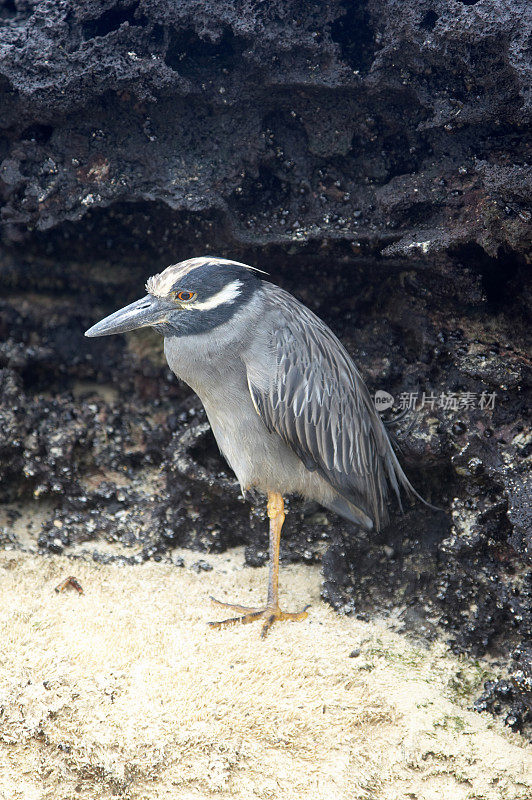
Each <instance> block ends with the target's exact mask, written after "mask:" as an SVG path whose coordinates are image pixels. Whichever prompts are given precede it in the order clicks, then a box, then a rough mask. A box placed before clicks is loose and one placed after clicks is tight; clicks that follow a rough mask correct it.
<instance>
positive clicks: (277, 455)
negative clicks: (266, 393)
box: [164, 298, 336, 502]
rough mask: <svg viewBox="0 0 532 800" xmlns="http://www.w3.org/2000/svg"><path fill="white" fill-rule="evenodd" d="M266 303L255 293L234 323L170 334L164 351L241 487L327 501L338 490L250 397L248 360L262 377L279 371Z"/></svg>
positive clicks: (236, 316) (234, 319) (266, 379)
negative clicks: (190, 391) (269, 335)
mask: <svg viewBox="0 0 532 800" xmlns="http://www.w3.org/2000/svg"><path fill="white" fill-rule="evenodd" d="M263 317H264V307H263V306H262V304H261V303H260V301H259V299H258V298H257V301H256V302H252V303H250V304H248V306H246V307H245V308H243V309H241V310H240V311H239V312H238V314H236V315H235V317H234V318H233V321H232V323H231V324H230V325H224V326H222V327H220V328H217V329H214V330H212V331H210V332H208V333H205V334H201V335H199V336H198V335H196V336H193V337H168V338H166V339H165V342H164V350H165V355H166V358H167V361H168V364H169V366H170V368H171V370H172V371H173V372H174V373H175V374H176V375H177V377H178V378H180V379H181V380H183V381H185V383H187V384H188V385H189V386H190V387H191V389H193V390H194V391H195V392H196V394H197V395H198V396H199V398H200V400H201V401H202V403H203V405H204V407H205V411H206V413H207V417H208V419H209V423H210V425H211V427H212V430H213V433H214V436H215V438H216V441H217V442H218V446H219V447H220V450H221V452H222V453H223V455H224V457H225V458H226V460H227V462H228V463H229V465H230V467H231V468H232V469H233V471H234V472H235V474H236V476H237V478H238V481H239V483H240V485H241V486H242V489H243V490H244V489H247V488H248V487H252V486H254V487H256V488H257V489H259V490H260V491H262V492H265V493H267V492H271V491H276V492H281V493H287V492H288V493H292V492H295V493H299V494H302V495H304V496H306V497H312V498H314V499H316V500H320V501H321V502H327V501H329V500H331V499H332V498H333V496H335V494H336V492H334V490H333V489H332V488H331V487H330V485H329V484H328V483H327V482H326V481H324V480H323V479H322V478H321V476H320V475H318V474H317V473H316V472H309V471H308V470H307V469H306V468H305V466H304V464H303V462H302V461H301V459H300V458H298V456H297V455H296V454H295V452H294V451H293V450H292V448H290V447H289V446H288V445H287V444H286V443H285V442H284V441H283V440H282V438H281V437H280V436H279V435H278V434H277V433H276V432H275V431H269V430H268V429H267V427H266V425H265V424H264V422H263V420H262V419H261V417H260V416H259V414H258V413H257V410H256V408H255V405H254V403H253V400H252V398H251V394H250V390H249V385H248V373H247V368H246V364H249V363H250V362H252V363H253V364H254V365H255V371H254V374H255V376H256V379H257V380H258V381H260V380H261V376H262V378H263V380H264V381H265V382H266V381H268V380H269V379H270V377H271V375H272V374H273V373H274V372H275V369H276V361H275V353H274V352H273V350H272V349H271V346H270V345H269V342H268V339H267V337H265V338H264V339H263V338H262V336H261V334H260V332H261V331H267V330H268V325H267V324H266V322H267V321H266V320H264V318H263Z"/></svg>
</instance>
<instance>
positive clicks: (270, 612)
mask: <svg viewBox="0 0 532 800" xmlns="http://www.w3.org/2000/svg"><path fill="white" fill-rule="evenodd" d="M211 600H212V601H213V603H216V605H218V606H222V607H223V608H230V609H231V611H236V612H237V613H238V614H241V616H238V617H230V618H229V619H222V620H220V622H209V626H210V627H211V628H224V627H225V626H226V625H236V624H237V623H238V622H240V623H241V624H242V625H247V624H248V622H258V621H259V620H262V621H263V625H262V631H261V637H262V638H263V639H264V638H265V637H266V636H267V635H268V631H269V630H270V628H271V627H272V625H273V623H274V622H284V621H285V620H289V621H290V622H299V620H302V619H306V618H307V617H308V612H307V608H309V606H305V608H304V609H303V611H281V609H280V608H279V606H278V605H266V606H263V607H262V608H256V607H253V606H240V605H238V604H235V603H223V602H222V601H221V600H216V598H215V597H211Z"/></svg>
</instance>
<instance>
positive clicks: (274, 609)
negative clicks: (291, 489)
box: [209, 492, 308, 639]
mask: <svg viewBox="0 0 532 800" xmlns="http://www.w3.org/2000/svg"><path fill="white" fill-rule="evenodd" d="M267 509H268V517H269V519H270V543H269V552H270V574H269V578H268V597H267V600H266V605H265V606H263V607H261V608H252V607H248V606H241V605H236V604H234V603H222V602H221V601H220V600H216V599H215V598H214V597H211V600H212V601H213V602H214V603H217V605H219V606H223V607H224V608H230V609H231V610H232V611H236V612H238V613H240V614H242V615H243V616H240V617H231V618H230V619H224V620H221V621H220V622H209V625H210V626H211V628H222V627H224V626H225V625H234V624H235V623H237V622H240V623H242V624H243V625H245V624H247V623H248V622H255V621H256V620H263V622H264V624H263V626H262V633H261V636H262V638H263V639H264V637H265V636H267V634H268V631H269V630H270V628H271V626H272V625H273V623H274V622H277V621H279V620H290V621H291V622H297V621H298V620H301V619H306V618H307V617H308V613H307V611H306V609H307V608H308V606H305V608H304V609H303V611H296V612H290V611H281V609H280V608H279V543H280V541H281V530H282V527H283V523H284V519H285V513H284V502H283V497H282V495H281V494H279V492H270V493H269V494H268V506H267Z"/></svg>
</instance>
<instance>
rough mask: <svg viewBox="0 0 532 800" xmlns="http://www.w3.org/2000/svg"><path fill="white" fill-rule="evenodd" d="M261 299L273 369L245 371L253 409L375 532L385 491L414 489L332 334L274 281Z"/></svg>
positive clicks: (383, 509) (385, 512) (385, 515)
mask: <svg viewBox="0 0 532 800" xmlns="http://www.w3.org/2000/svg"><path fill="white" fill-rule="evenodd" d="M265 297H266V298H267V301H268V303H269V305H270V311H269V313H268V314H267V316H266V319H267V321H268V323H269V326H270V329H269V342H268V344H269V347H270V348H271V351H272V353H273V360H274V363H275V369H274V370H273V374H270V375H268V376H267V378H266V380H258V379H256V375H255V371H254V370H253V369H252V368H250V367H248V385H249V390H250V393H251V397H252V399H253V403H254V405H255V408H256V410H257V412H258V414H260V416H261V418H262V419H263V421H264V423H265V425H266V427H267V428H268V429H269V430H270V431H276V432H277V433H278V434H279V436H281V438H282V439H283V440H284V441H285V442H286V443H287V444H288V445H289V446H290V447H291V448H292V449H293V450H294V452H295V453H296V454H297V455H298V456H299V458H301V460H302V461H303V463H304V464H305V466H306V467H307V469H309V470H319V472H320V474H321V475H322V476H323V477H324V478H325V479H326V480H327V481H328V482H329V483H330V484H331V485H332V486H333V487H334V488H335V489H336V490H337V491H338V493H339V494H340V495H341V496H342V497H344V498H345V499H346V500H347V501H348V502H349V503H351V504H353V505H355V506H356V507H357V508H358V509H361V510H362V511H363V512H364V514H366V515H367V516H368V517H369V518H370V520H371V521H373V524H374V525H375V527H376V528H377V529H379V528H380V527H382V525H384V524H385V523H386V522H387V520H388V509H387V500H388V494H389V488H390V487H391V488H392V489H393V490H394V492H395V494H396V495H397V498H398V500H399V503H400V494H399V484H402V485H403V486H404V487H405V488H406V489H407V490H408V491H410V492H412V493H413V494H416V495H417V492H415V490H414V489H413V487H412V486H411V485H410V483H409V481H408V479H407V478H406V475H405V474H404V472H403V470H402V469H401V466H400V464H399V462H398V460H397V457H396V455H395V453H394V451H393V448H392V445H391V443H390V440H389V438H388V434H387V433H386V430H385V428H384V425H383V423H382V421H381V419H380V417H379V416H378V414H377V413H376V411H375V408H374V405H373V402H372V400H371V397H370V394H369V392H368V390H367V388H366V386H365V384H364V382H363V380H362V377H361V376H360V373H359V372H358V370H357V368H356V366H355V365H354V363H353V361H352V360H351V358H350V356H349V354H348V353H347V351H346V350H345V349H344V347H343V346H342V345H341V343H340V342H339V341H338V339H337V338H336V336H335V335H334V334H333V333H332V331H331V330H330V329H329V328H328V327H327V326H326V325H325V323H323V322H322V321H321V320H320V319H319V318H318V317H316V316H315V315H314V314H313V313H312V312H311V311H310V310H309V309H308V308H306V307H305V306H304V305H302V304H301V303H299V302H298V301H297V300H296V299H295V298H294V297H292V296H291V295H290V294H288V293H287V292H285V291H283V290H282V289H280V288H279V287H277V286H273V285H272V284H265ZM417 496H419V495H417ZM369 527H371V522H370V523H369Z"/></svg>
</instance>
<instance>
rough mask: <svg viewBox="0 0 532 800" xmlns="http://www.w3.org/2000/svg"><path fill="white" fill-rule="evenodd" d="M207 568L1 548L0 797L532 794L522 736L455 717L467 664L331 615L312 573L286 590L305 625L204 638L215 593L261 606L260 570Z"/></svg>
mask: <svg viewBox="0 0 532 800" xmlns="http://www.w3.org/2000/svg"><path fill="white" fill-rule="evenodd" d="M185 558H186V561H187V564H191V563H192V562H193V561H195V560H197V555H194V554H191V553H187V554H186V555H185ZM208 558H209V561H210V562H211V563H212V564H213V566H214V570H213V571H212V572H209V573H208V574H205V573H203V574H199V575H198V574H196V573H195V572H193V571H192V570H190V569H189V568H188V567H185V568H184V569H183V568H181V569H180V568H178V567H175V566H173V565H171V564H162V563H160V564H156V563H146V564H143V565H141V566H138V567H126V568H124V567H120V566H101V565H97V564H94V563H92V562H82V561H73V560H68V559H67V558H64V557H53V558H39V557H37V556H35V555H30V554H23V553H19V552H15V551H11V552H3V553H1V554H0V601H1V602H0V797H1V798H2V800H4V799H5V800H41V798H50V799H52V798H53V800H63V799H64V800H66V799H67V798H68V799H69V800H74V798H81V799H84V800H85V799H86V800H88V799H89V798H90V800H96V799H97V798H98V799H99V798H116V797H124V798H135V800H137V799H138V800H141V799H142V800H148V799H149V800H152V798H153V799H155V798H161V799H162V798H173V799H175V800H181V799H182V800H196V798H242V800H247V799H248V798H275V799H276V800H277V798H279V799H280V798H282V799H284V798H290V800H291V799H292V798H294V800H296V799H297V800H300V799H301V798H307V797H308V798H312V800H321V798H323V800H344V798H345V800H347V799H349V800H357V799H358V798H365V799H367V800H381V799H382V800H392V798H394V799H396V800H416V799H417V800H466V798H467V800H491V799H492V798H494V799H495V798H497V800H499V799H503V798H504V800H517V798H520V799H521V800H525V799H526V800H530V798H531V797H532V775H531V763H530V749H528V747H527V745H526V743H525V742H524V740H523V739H521V737H520V736H519V735H518V734H513V733H511V732H510V731H509V730H508V729H505V728H504V727H503V726H502V724H500V723H499V722H497V721H496V720H494V719H493V718H492V717H490V716H489V715H487V714H482V715H481V714H477V713H474V712H471V711H468V710H467V706H468V703H469V702H470V699H471V693H472V694H473V695H474V694H475V692H476V693H477V694H478V684H479V682H480V681H481V680H482V678H483V677H484V676H483V674H482V670H481V669H480V668H479V667H478V666H475V665H474V664H472V663H471V662H468V661H466V660H458V659H457V658H456V657H454V656H452V655H450V654H449V653H448V652H447V651H446V649H445V647H444V645H442V644H438V645H434V646H432V647H431V648H430V649H425V648H424V647H422V646H416V645H415V644H413V643H412V642H411V641H409V640H408V639H407V638H405V637H403V636H400V635H398V634H395V633H393V632H392V631H391V630H390V628H389V624H388V625H387V623H386V622H385V621H382V622H371V623H364V622H360V621H357V620H355V619H352V618H346V617H340V616H337V615H336V614H334V613H333V612H332V611H331V610H330V609H329V608H328V607H326V606H325V605H324V604H323V603H321V602H320V600H319V583H320V579H319V572H318V570H317V569H313V568H309V567H297V568H284V569H283V570H282V579H281V580H282V589H283V594H284V599H285V601H286V607H287V608H288V609H294V608H299V607H300V606H301V605H302V603H303V604H304V603H305V602H306V601H307V599H308V598H310V600H311V602H312V609H311V614H310V618H309V620H307V621H305V622H302V623H296V624H288V623H285V624H283V625H281V624H278V625H276V626H274V628H273V629H272V632H271V634H270V636H269V638H268V639H267V640H266V641H264V642H263V641H261V640H260V638H259V627H258V626H256V625H250V626H247V627H243V626H239V627H235V628H232V629H226V630H223V631H212V630H210V629H208V628H207V627H206V624H205V623H206V621H207V620H209V619H213V618H216V612H215V609H214V608H213V606H212V605H211V604H210V602H209V600H208V597H207V593H208V592H212V593H213V594H215V595H218V596H220V597H222V598H228V599H232V600H240V601H242V602H253V600H255V599H256V598H258V597H260V596H261V595H262V593H263V590H264V586H265V579H266V571H265V569H260V570H253V569H246V568H243V567H242V562H243V558H242V553H241V552H240V551H234V552H232V553H229V554H226V555H224V556H218V557H214V556H209V557H208ZM71 574H73V575H75V576H76V577H77V578H78V579H79V580H80V581H81V583H82V585H83V588H84V590H85V594H84V595H83V596H78V595H77V594H76V593H75V592H73V591H72V592H65V593H64V594H56V593H55V592H54V586H55V585H56V584H57V583H58V582H59V581H60V580H61V579H62V578H65V577H66V576H67V575H71ZM353 649H360V655H358V656H356V657H351V658H350V657H349V654H350V653H351V652H352V651H353Z"/></svg>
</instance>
